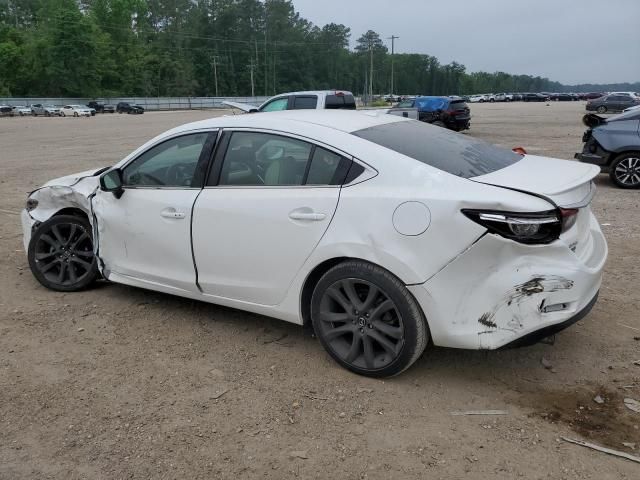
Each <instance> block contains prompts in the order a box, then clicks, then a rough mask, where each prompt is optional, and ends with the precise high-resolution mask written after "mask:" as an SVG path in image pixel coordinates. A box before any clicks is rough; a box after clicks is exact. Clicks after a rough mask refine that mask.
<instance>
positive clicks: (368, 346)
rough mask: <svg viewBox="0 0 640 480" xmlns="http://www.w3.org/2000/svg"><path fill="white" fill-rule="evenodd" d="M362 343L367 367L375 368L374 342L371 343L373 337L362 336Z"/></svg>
mask: <svg viewBox="0 0 640 480" xmlns="http://www.w3.org/2000/svg"><path fill="white" fill-rule="evenodd" d="M362 343H363V345H364V363H365V365H366V366H367V368H373V367H374V360H375V354H374V353H373V344H372V343H371V338H369V337H362Z"/></svg>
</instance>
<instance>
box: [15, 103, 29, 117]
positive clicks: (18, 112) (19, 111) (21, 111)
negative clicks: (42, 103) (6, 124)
mask: <svg viewBox="0 0 640 480" xmlns="http://www.w3.org/2000/svg"><path fill="white" fill-rule="evenodd" d="M11 113H12V115H13V116H14V117H24V116H25V115H31V108H30V107H27V106H26V105H18V106H15V107H13V108H12V109H11Z"/></svg>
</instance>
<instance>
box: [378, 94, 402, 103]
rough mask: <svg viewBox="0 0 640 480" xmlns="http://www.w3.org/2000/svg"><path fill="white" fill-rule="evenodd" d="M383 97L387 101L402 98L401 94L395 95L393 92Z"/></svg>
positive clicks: (392, 101) (396, 100)
mask: <svg viewBox="0 0 640 480" xmlns="http://www.w3.org/2000/svg"><path fill="white" fill-rule="evenodd" d="M382 99H383V100H384V101H385V102H391V103H395V102H399V101H400V100H402V98H401V97H400V95H394V94H393V93H388V94H387V95H385V96H384V97H382Z"/></svg>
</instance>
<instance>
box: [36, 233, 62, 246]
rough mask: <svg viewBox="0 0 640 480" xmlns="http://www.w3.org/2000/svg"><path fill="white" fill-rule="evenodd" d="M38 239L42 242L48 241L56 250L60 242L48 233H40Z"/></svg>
mask: <svg viewBox="0 0 640 480" xmlns="http://www.w3.org/2000/svg"><path fill="white" fill-rule="evenodd" d="M40 240H42V241H43V242H46V243H48V244H49V245H51V246H52V247H53V248H55V249H56V250H60V242H58V241H57V240H54V239H53V238H51V236H50V235H47V234H46V233H43V234H42V235H40Z"/></svg>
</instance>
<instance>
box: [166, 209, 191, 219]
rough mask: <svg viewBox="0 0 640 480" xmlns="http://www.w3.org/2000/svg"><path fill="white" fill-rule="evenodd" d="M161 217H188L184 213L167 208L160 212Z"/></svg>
mask: <svg viewBox="0 0 640 480" xmlns="http://www.w3.org/2000/svg"><path fill="white" fill-rule="evenodd" d="M160 216H162V217H164V218H177V219H180V218H184V217H185V216H186V215H185V213H184V212H178V211H176V210H175V209H174V208H165V209H164V210H162V211H161V212H160Z"/></svg>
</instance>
